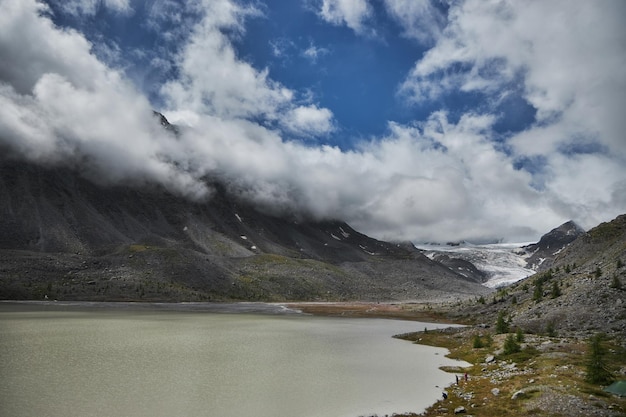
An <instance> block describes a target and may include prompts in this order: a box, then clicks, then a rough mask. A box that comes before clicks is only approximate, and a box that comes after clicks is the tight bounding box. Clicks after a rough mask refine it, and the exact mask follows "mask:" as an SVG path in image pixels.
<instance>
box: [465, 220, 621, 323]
mask: <svg viewBox="0 0 626 417" xmlns="http://www.w3.org/2000/svg"><path fill="white" fill-rule="evenodd" d="M625 265H626V214H625V215H620V216H618V217H617V218H615V219H614V220H612V221H610V222H606V223H602V224H600V225H598V226H597V227H595V228H593V229H591V230H589V231H588V232H586V233H584V234H582V235H581V236H579V237H578V238H577V239H575V240H574V241H572V242H571V243H570V244H569V245H567V247H566V248H565V249H563V250H562V251H561V252H559V253H558V254H556V255H555V257H554V260H553V263H552V267H551V268H549V269H547V270H544V271H541V272H538V273H536V274H535V275H532V276H530V277H528V278H526V279H523V280H521V281H519V282H517V283H515V284H513V285H511V286H508V287H504V288H501V289H500V290H499V291H498V292H497V293H495V294H494V295H492V296H490V297H488V298H484V299H480V300H479V301H478V302H475V304H474V305H473V306H471V307H468V310H466V312H467V311H469V312H471V313H470V314H474V315H475V316H476V317H481V320H484V323H487V324H490V323H491V324H493V323H495V321H496V317H497V315H498V314H500V313H504V314H505V316H506V317H507V319H508V320H510V325H511V327H515V326H519V327H520V328H522V329H523V330H524V331H527V332H532V333H542V334H550V333H552V334H559V333H566V334H577V333H580V334H582V335H585V334H589V333H593V332H597V331H604V332H607V333H618V334H626V266H625ZM483 300H484V301H483Z"/></svg>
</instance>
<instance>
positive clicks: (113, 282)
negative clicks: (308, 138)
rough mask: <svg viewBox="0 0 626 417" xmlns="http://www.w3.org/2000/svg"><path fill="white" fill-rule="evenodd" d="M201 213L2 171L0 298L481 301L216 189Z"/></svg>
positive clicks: (39, 174) (347, 237)
mask: <svg viewBox="0 0 626 417" xmlns="http://www.w3.org/2000/svg"><path fill="white" fill-rule="evenodd" d="M211 185H214V187H213V188H214V189H215V193H214V195H213V196H212V198H211V199H210V200H209V201H207V202H194V201H189V200H185V199H184V198H181V197H178V196H175V195H173V194H171V193H169V192H168V191H167V190H164V189H162V188H161V187H158V186H141V187H138V186H135V187H131V186H123V185H111V186H102V185H97V184H94V183H93V182H91V181H89V180H87V179H85V178H83V177H81V176H80V175H78V173H77V172H76V171H73V170H72V169H70V168H45V167H41V166H36V165H34V164H29V163H25V162H20V161H8V160H4V161H1V162H0V194H1V195H2V196H3V197H4V198H2V200H1V201H0V213H2V218H1V219H0V272H1V274H0V278H1V279H0V298H35V299H37V298H44V297H45V296H48V297H55V298H63V299H98V300H128V299H132V300H169V301H182V300H187V301H192V300H230V299H242V300H264V301H273V300H280V301H282V300H345V299H350V300H359V299H366V300H381V299H391V300H394V299H397V300H407V299H417V298H430V297H455V296H462V297H465V296H470V295H474V294H482V293H486V292H488V290H487V289H485V288H484V287H482V286H481V285H479V284H477V283H475V282H471V280H467V279H466V278H465V277H463V276H462V275H459V274H457V273H456V272H454V271H452V270H450V269H449V268H447V267H445V266H444V265H442V264H440V263H437V262H434V261H432V260H430V259H428V258H426V257H425V256H423V255H422V254H421V253H420V252H419V251H418V250H417V249H415V248H414V247H413V246H412V245H410V244H407V243H388V242H382V241H378V240H375V239H372V238H369V237H367V236H365V235H363V234H361V233H359V232H357V231H355V230H354V229H352V228H351V227H350V226H349V225H347V224H345V223H344V222H341V221H338V220H327V221H313V220H307V219H303V218H290V219H288V218H285V217H276V216H272V215H269V214H266V213H265V212H264V211H262V210H259V209H258V208H256V207H254V206H251V205H250V204H248V203H246V202H244V201H242V200H238V199H237V198H234V197H232V196H230V195H228V193H227V191H226V190H225V189H224V188H223V187H221V186H220V185H219V184H211Z"/></svg>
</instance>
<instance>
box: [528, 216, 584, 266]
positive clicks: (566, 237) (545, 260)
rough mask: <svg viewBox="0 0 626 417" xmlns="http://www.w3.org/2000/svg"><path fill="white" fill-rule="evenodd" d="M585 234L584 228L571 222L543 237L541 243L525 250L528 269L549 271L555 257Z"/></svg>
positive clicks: (529, 246)
mask: <svg viewBox="0 0 626 417" xmlns="http://www.w3.org/2000/svg"><path fill="white" fill-rule="evenodd" d="M584 233H585V230H584V229H583V228H582V227H580V226H578V225H577V224H576V223H574V222H573V221H571V220H570V221H568V222H566V223H563V224H562V225H560V226H559V227H557V228H555V229H552V230H551V231H550V232H548V233H546V234H545V235H543V236H542V237H541V239H540V240H539V242H537V243H533V244H531V245H528V246H524V247H523V249H524V251H525V252H526V253H527V254H528V257H527V259H526V264H527V266H528V268H530V269H533V270H536V271H544V270H547V269H549V268H550V267H551V266H552V264H553V262H554V259H555V257H557V256H558V254H559V253H560V252H561V251H562V250H563V249H564V248H565V247H567V245H569V244H570V243H572V242H573V241H574V240H576V238H578V237H579V236H581V235H583V234H584Z"/></svg>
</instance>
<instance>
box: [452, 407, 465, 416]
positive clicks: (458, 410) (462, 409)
mask: <svg viewBox="0 0 626 417" xmlns="http://www.w3.org/2000/svg"><path fill="white" fill-rule="evenodd" d="M466 412H467V410H466V409H465V407H463V406H460V407H457V408H455V409H454V414H463V413H466Z"/></svg>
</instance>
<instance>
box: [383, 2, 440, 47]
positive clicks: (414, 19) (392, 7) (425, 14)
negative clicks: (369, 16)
mask: <svg viewBox="0 0 626 417" xmlns="http://www.w3.org/2000/svg"><path fill="white" fill-rule="evenodd" d="M384 3H385V7H386V9H387V12H388V13H389V15H390V16H391V17H392V18H393V19H394V20H396V21H397V22H398V23H399V24H400V26H401V27H402V29H403V34H404V36H406V37H408V38H412V39H416V40H418V41H420V42H421V43H423V44H430V43H432V42H433V41H435V40H437V39H438V38H439V37H440V36H441V32H442V30H443V28H444V26H445V23H446V16H445V14H444V13H442V12H441V11H440V10H439V9H438V8H437V7H435V5H434V4H433V3H432V0H385V2H384Z"/></svg>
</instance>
